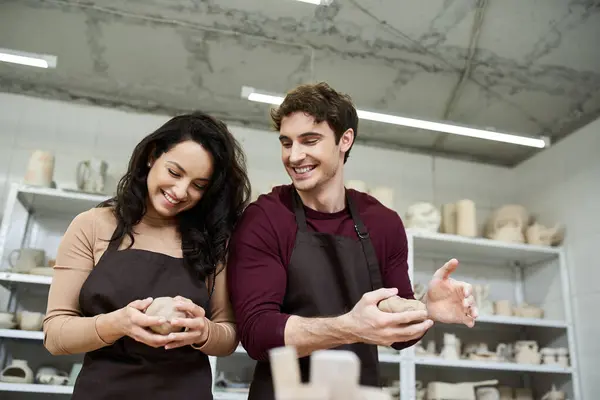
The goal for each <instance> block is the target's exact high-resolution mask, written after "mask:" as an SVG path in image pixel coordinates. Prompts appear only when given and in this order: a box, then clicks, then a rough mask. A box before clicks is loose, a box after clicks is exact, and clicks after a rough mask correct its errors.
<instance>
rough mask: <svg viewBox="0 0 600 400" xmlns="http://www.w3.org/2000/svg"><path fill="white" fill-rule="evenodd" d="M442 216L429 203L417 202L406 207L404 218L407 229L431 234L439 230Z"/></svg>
mask: <svg viewBox="0 0 600 400" xmlns="http://www.w3.org/2000/svg"><path fill="white" fill-rule="evenodd" d="M441 221H442V215H441V213H440V211H439V210H438V209H437V208H436V207H435V206H434V205H433V204H431V203H426V202H419V203H415V204H413V205H411V206H410V207H408V210H407V211H406V216H405V225H406V227H407V228H410V229H414V230H416V231H422V232H428V233H433V232H437V231H438V229H439V228H440V224H441Z"/></svg>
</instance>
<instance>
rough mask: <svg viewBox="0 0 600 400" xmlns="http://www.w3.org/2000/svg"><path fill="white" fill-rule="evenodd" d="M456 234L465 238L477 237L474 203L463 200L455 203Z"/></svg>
mask: <svg viewBox="0 0 600 400" xmlns="http://www.w3.org/2000/svg"><path fill="white" fill-rule="evenodd" d="M456 234H457V235H460V236H466V237H475V236H477V218H476V210H475V203H474V202H473V201H472V200H468V199H464V200H460V201H458V202H457V203H456Z"/></svg>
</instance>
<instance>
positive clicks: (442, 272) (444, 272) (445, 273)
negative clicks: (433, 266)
mask: <svg viewBox="0 0 600 400" xmlns="http://www.w3.org/2000/svg"><path fill="white" fill-rule="evenodd" d="M456 267H458V260H457V259H456V258H453V259H451V260H449V261H448V262H447V263H446V264H444V265H443V266H442V267H441V268H440V269H438V270H437V271H435V273H434V274H433V277H434V278H436V279H448V278H449V277H450V274H451V273H452V272H454V271H455V270H456Z"/></svg>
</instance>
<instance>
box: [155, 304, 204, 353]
mask: <svg viewBox="0 0 600 400" xmlns="http://www.w3.org/2000/svg"><path fill="white" fill-rule="evenodd" d="M175 301H176V302H177V303H176V305H175V307H176V308H177V310H179V311H183V312H184V313H186V315H187V316H188V317H187V318H175V319H173V320H172V321H171V325H173V326H179V327H182V328H185V331H184V332H174V333H170V334H169V335H167V339H168V343H167V344H166V345H165V349H167V350H169V349H175V348H177V347H183V346H187V345H192V344H195V345H197V346H202V345H203V344H204V343H205V342H206V340H207V339H208V320H207V319H206V318H205V312H204V309H203V308H202V307H200V306H198V305H196V304H194V302H193V301H191V300H189V299H186V298H184V297H181V296H176V297H175Z"/></svg>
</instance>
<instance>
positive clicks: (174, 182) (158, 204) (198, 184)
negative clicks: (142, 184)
mask: <svg viewBox="0 0 600 400" xmlns="http://www.w3.org/2000/svg"><path fill="white" fill-rule="evenodd" d="M149 162H150V164H151V167H150V172H149V173H148V179H147V184H148V203H149V204H148V213H150V214H153V215H155V216H160V217H164V218H171V217H174V216H175V215H177V214H178V213H180V212H182V211H184V210H188V209H190V208H192V207H194V206H195V205H196V204H198V201H200V199H201V198H202V195H203V194H204V191H205V190H206V187H207V185H208V183H209V182H210V178H211V176H212V173H213V159H212V156H211V154H210V153H209V152H208V151H207V150H205V149H204V147H202V146H201V145H200V144H198V143H196V142H194V141H192V140H188V141H185V142H181V143H179V144H177V145H175V146H174V147H173V148H171V150H169V151H168V152H166V153H163V154H162V155H161V156H160V157H159V158H158V159H156V160H150V161H149Z"/></svg>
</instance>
